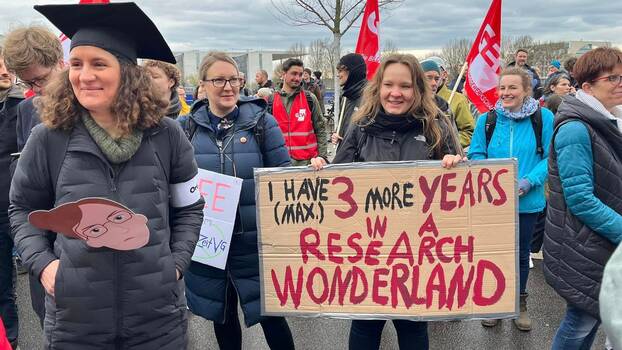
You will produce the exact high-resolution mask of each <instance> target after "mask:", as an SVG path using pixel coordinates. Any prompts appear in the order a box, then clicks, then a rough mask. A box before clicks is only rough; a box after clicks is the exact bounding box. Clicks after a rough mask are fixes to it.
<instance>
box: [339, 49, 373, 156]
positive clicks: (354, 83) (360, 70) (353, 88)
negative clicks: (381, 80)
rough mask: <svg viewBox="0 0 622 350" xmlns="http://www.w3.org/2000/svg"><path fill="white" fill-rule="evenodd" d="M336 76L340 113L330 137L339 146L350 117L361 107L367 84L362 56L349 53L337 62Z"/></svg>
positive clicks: (365, 68)
mask: <svg viewBox="0 0 622 350" xmlns="http://www.w3.org/2000/svg"><path fill="white" fill-rule="evenodd" d="M337 76H338V77H339V85H341V88H342V90H341V91H342V94H341V100H340V104H339V105H340V106H341V113H340V115H339V118H338V119H337V123H336V125H337V130H335V132H334V133H333V134H332V136H331V142H332V143H333V144H334V145H337V146H339V143H340V142H341V141H342V140H343V137H344V136H345V134H346V131H347V130H348V127H349V125H350V120H351V119H352V115H353V114H354V113H355V112H356V111H358V107H359V106H360V105H361V102H362V96H363V89H364V88H365V85H366V83H367V66H366V65H365V60H364V59H363V56H361V55H360V54H358V53H349V54H347V55H345V56H343V57H341V59H340V60H339V63H338V64H337Z"/></svg>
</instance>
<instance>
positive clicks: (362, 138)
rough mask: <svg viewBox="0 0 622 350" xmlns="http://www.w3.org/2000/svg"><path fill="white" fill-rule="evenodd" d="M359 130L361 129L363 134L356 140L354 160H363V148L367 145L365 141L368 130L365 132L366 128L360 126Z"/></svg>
mask: <svg viewBox="0 0 622 350" xmlns="http://www.w3.org/2000/svg"><path fill="white" fill-rule="evenodd" d="M359 130H360V131H361V135H360V137H359V138H358V140H356V141H357V142H356V149H355V150H354V159H353V160H352V161H354V162H358V161H360V160H361V159H360V157H361V149H362V148H363V146H364V145H365V141H367V132H365V128H363V127H359Z"/></svg>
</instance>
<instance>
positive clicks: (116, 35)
mask: <svg viewBox="0 0 622 350" xmlns="http://www.w3.org/2000/svg"><path fill="white" fill-rule="evenodd" d="M35 10H37V11H39V12H40V13H41V14H42V15H43V16H45V17H46V18H47V19H48V20H50V22H52V24H54V25H55V26H56V27H57V28H58V29H60V31H61V32H63V34H65V35H66V36H67V37H69V38H70V39H71V48H72V49H73V48H74V47H77V46H85V45H88V46H95V47H99V48H101V49H104V50H106V51H108V52H110V53H112V54H114V55H115V56H117V57H120V58H124V59H127V60H129V61H130V62H133V63H134V64H136V59H137V58H148V59H153V60H158V61H164V62H169V63H173V64H175V56H174V55H173V53H172V52H171V49H170V48H169V47H168V44H167V43H166V41H165V40H164V38H163V37H162V34H160V31H159V30H158V28H157V27H156V26H155V24H153V22H152V21H151V20H150V19H149V17H147V15H146V14H145V13H144V12H143V11H142V10H141V9H140V8H139V7H138V6H137V5H136V4H135V3H133V2H123V3H109V4H80V5H78V4H72V5H35Z"/></svg>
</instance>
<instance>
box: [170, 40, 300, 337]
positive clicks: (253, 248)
mask: <svg viewBox="0 0 622 350" xmlns="http://www.w3.org/2000/svg"><path fill="white" fill-rule="evenodd" d="M200 76H201V83H200V84H201V87H202V88H203V89H204V91H205V93H206V95H207V98H206V99H204V100H200V101H198V102H196V103H195V104H194V105H193V106H192V111H191V114H190V115H189V116H187V117H181V118H180V119H179V121H180V122H181V124H182V125H183V127H184V129H185V130H186V133H187V135H188V137H189V138H190V141H191V142H192V145H193V146H194V156H195V157H196V160H197V163H198V165H199V167H200V168H201V169H205V170H209V171H213V172H216V173H221V174H225V175H230V176H235V177H238V178H241V179H243V182H242V191H241V196H240V201H239V205H238V210H237V215H236V219H235V226H234V228H233V237H232V239H231V244H230V247H229V256H228V257H227V263H226V267H225V269H224V270H221V269H219V268H216V267H212V266H208V265H204V264H201V263H198V262H194V261H193V262H192V263H191V264H190V269H189V270H188V273H187V274H186V286H187V292H186V297H187V298H188V306H189V307H190V310H192V312H193V313H195V314H197V315H199V316H201V317H204V318H206V319H208V320H211V321H214V323H213V325H214V332H215V333H216V339H217V341H218V345H219V346H220V348H221V349H241V347H242V330H241V328H240V321H239V319H238V299H239V302H240V304H241V307H242V311H243V312H244V321H245V323H246V326H247V327H250V326H252V325H255V324H257V323H260V324H261V326H262V328H263V331H264V335H265V337H266V341H267V342H268V345H269V346H270V348H271V349H293V348H294V341H293V339H292V335H291V332H290V330H289V326H288V325H287V322H286V321H285V318H283V317H261V315H260V295H259V256H258V248H257V224H256V220H255V216H256V214H255V213H256V210H255V180H254V174H253V169H254V168H261V167H280V166H289V165H290V158H289V154H288V151H287V148H285V140H284V138H283V134H282V133H281V129H280V128H279V126H278V124H277V123H276V121H275V119H274V117H272V115H270V114H268V113H267V112H266V106H267V104H266V101H265V100H263V99H261V98H257V99H250V100H249V99H245V100H240V87H241V86H242V80H241V78H240V77H239V71H238V67H237V64H236V63H235V61H234V60H233V59H232V58H231V57H229V56H227V55H226V54H225V53H222V52H214V53H211V54H209V55H208V56H207V57H206V58H205V59H204V61H203V63H202V64H201V68H200Z"/></svg>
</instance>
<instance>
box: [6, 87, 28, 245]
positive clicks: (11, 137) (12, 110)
mask: <svg viewBox="0 0 622 350" xmlns="http://www.w3.org/2000/svg"><path fill="white" fill-rule="evenodd" d="M23 99H24V97H23V93H22V91H21V90H19V89H12V91H11V92H10V93H9V96H8V97H7V98H6V100H5V101H4V102H0V234H2V231H4V229H3V227H4V225H8V223H9V217H8V212H7V210H8V209H9V188H10V187H11V174H10V171H9V169H10V167H9V165H10V164H11V153H15V152H17V134H16V133H15V122H16V119H17V105H18V104H19V103H20V102H21V101H22V100H23Z"/></svg>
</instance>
